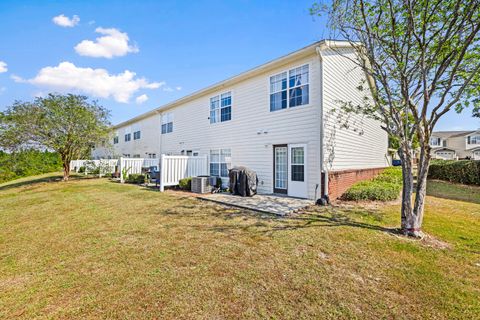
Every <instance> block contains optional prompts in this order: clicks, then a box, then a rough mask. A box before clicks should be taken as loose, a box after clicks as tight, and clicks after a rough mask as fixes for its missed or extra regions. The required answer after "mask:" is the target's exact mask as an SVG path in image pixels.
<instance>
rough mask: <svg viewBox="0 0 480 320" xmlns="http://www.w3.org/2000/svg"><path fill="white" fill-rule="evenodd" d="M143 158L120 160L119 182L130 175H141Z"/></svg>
mask: <svg viewBox="0 0 480 320" xmlns="http://www.w3.org/2000/svg"><path fill="white" fill-rule="evenodd" d="M143 160H144V159H143V158H120V182H124V181H125V179H126V178H127V177H128V176H129V175H131V174H140V173H142V168H143Z"/></svg>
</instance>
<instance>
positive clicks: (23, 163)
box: [0, 150, 62, 183]
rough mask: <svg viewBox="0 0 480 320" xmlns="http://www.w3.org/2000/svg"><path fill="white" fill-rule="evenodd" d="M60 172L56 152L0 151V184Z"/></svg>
mask: <svg viewBox="0 0 480 320" xmlns="http://www.w3.org/2000/svg"><path fill="white" fill-rule="evenodd" d="M60 170H62V161H61V159H60V156H59V155H58V153H56V152H48V151H38V150H23V151H18V152H15V153H6V152H3V151H0V183H2V182H5V181H9V180H14V179H17V178H22V177H28V176H33V175H36V174H41V173H47V172H53V171H60Z"/></svg>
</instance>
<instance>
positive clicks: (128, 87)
mask: <svg viewBox="0 0 480 320" xmlns="http://www.w3.org/2000/svg"><path fill="white" fill-rule="evenodd" d="M11 78H12V79H13V80H14V81H15V82H23V83H30V84H33V85H36V86H38V87H41V88H46V89H50V90H56V91H59V92H75V93H84V94H88V95H91V96H94V97H98V98H113V99H115V100H116V101H118V102H122V103H127V102H129V100H130V98H131V97H132V95H134V94H135V92H137V91H138V90H140V89H158V88H160V87H162V86H164V85H165V82H148V81H147V80H146V79H145V78H138V77H136V74H135V72H132V71H128V70H125V71H124V72H122V73H119V74H109V73H108V71H107V70H105V69H92V68H81V67H77V66H75V65H74V64H73V63H71V62H61V63H60V64H59V65H58V66H55V67H44V68H42V69H41V70H40V71H39V72H38V74H37V75H36V76H35V77H34V78H32V79H22V78H20V77H19V76H16V75H12V76H11Z"/></svg>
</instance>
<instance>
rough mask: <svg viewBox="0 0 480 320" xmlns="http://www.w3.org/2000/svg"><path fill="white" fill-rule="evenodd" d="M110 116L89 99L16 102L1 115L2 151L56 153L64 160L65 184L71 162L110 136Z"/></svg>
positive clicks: (60, 97)
mask: <svg viewBox="0 0 480 320" xmlns="http://www.w3.org/2000/svg"><path fill="white" fill-rule="evenodd" d="M109 118H110V113H109V111H108V110H107V109H105V108H104V107H102V106H100V105H98V104H97V102H96V101H92V102H89V101H88V98H87V97H86V96H81V95H74V94H67V95H61V94H49V95H48V96H46V97H38V98H35V100H34V101H33V102H23V101H16V102H15V103H14V104H13V105H12V106H10V107H9V108H7V110H6V111H4V112H2V113H0V147H1V148H3V149H5V150H9V151H13V152H14V151H16V150H21V149H25V148H35V149H43V150H53V151H56V152H58V154H59V155H60V157H61V159H62V163H63V170H64V180H68V177H69V171H70V161H71V160H73V159H76V158H81V157H85V156H89V154H90V151H91V148H92V147H93V146H94V145H95V144H98V143H103V142H105V141H106V140H107V139H108V137H109V133H110V121H109Z"/></svg>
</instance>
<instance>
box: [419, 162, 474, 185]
mask: <svg viewBox="0 0 480 320" xmlns="http://www.w3.org/2000/svg"><path fill="white" fill-rule="evenodd" d="M428 178H430V179H438V180H445V181H450V182H456V183H463V184H474V185H480V161H478V160H432V162H431V164H430V169H429V170H428Z"/></svg>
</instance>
